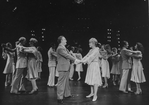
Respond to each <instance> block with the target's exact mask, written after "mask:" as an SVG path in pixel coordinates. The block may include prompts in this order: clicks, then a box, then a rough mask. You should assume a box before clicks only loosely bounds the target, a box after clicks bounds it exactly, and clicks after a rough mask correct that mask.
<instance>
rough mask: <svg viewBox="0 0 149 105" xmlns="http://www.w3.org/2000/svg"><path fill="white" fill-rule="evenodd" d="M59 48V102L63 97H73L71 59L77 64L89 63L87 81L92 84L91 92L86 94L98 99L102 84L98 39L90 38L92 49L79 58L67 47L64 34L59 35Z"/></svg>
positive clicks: (61, 101) (94, 99)
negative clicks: (70, 73)
mask: <svg viewBox="0 0 149 105" xmlns="http://www.w3.org/2000/svg"><path fill="white" fill-rule="evenodd" d="M58 44H59V46H58V48H57V50H56V52H57V70H58V72H59V78H58V85H57V99H58V102H59V103H63V99H64V97H65V98H70V97H72V94H71V90H70V86H69V71H70V60H71V61H73V62H74V63H75V64H78V63H84V64H86V63H87V64H88V69H87V74H86V79H85V83H87V84H88V85H90V87H91V93H90V94H89V95H88V96H86V97H87V98H89V97H92V96H93V100H92V101H96V100H97V91H98V86H101V85H102V79H101V73H100V65H99V56H100V53H99V48H98V47H97V44H98V41H97V40H96V39H95V38H91V39H90V40H89V46H90V48H91V50H90V51H89V53H88V54H87V55H86V56H85V57H84V58H82V60H78V59H76V58H75V57H73V56H72V55H71V54H70V52H69V51H68V50H67V49H66V47H65V46H66V44H67V40H66V38H65V37H64V36H59V37H58Z"/></svg>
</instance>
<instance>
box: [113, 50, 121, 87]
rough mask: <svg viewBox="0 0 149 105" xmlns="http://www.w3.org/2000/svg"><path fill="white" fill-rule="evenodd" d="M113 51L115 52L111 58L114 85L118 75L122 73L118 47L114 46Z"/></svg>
mask: <svg viewBox="0 0 149 105" xmlns="http://www.w3.org/2000/svg"><path fill="white" fill-rule="evenodd" d="M112 52H113V54H112V56H111V60H112V69H111V74H112V75H113V76H112V77H113V78H112V81H113V85H116V80H117V79H118V76H119V75H120V70H119V64H118V62H119V58H120V55H119V54H118V53H117V48H116V47H113V48H112Z"/></svg>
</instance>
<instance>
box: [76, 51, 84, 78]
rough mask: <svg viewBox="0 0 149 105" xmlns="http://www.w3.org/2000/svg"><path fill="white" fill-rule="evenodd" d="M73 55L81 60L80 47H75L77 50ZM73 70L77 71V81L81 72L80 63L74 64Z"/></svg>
mask: <svg viewBox="0 0 149 105" xmlns="http://www.w3.org/2000/svg"><path fill="white" fill-rule="evenodd" d="M75 56H76V58H77V59H79V60H81V59H82V54H81V49H80V48H77V52H76V53H75ZM75 71H76V72H77V73H78V79H77V80H78V81H79V80H80V79H81V74H80V72H83V67H82V63H79V64H76V68H75Z"/></svg>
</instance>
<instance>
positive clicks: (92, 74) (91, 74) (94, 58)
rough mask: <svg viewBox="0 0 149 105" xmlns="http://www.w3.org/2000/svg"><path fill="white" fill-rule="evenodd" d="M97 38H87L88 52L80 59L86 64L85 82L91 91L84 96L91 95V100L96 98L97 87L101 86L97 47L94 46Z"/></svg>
mask: <svg viewBox="0 0 149 105" xmlns="http://www.w3.org/2000/svg"><path fill="white" fill-rule="evenodd" d="M97 43H98V41H97V39H95V38H91V39H90V40H89V47H90V48H91V49H90V50H89V52H88V54H87V55H86V56H85V57H83V59H82V60H81V62H82V63H84V64H86V63H87V64H88V68H87V73H86V78H85V83H87V84H88V85H90V88H91V92H90V94H89V95H87V96H86V97H87V98H89V97H92V96H93V99H92V101H96V100H97V92H98V87H99V86H102V78H101V71H100V65H99V55H100V53H99V48H98V47H97V46H96V45H97Z"/></svg>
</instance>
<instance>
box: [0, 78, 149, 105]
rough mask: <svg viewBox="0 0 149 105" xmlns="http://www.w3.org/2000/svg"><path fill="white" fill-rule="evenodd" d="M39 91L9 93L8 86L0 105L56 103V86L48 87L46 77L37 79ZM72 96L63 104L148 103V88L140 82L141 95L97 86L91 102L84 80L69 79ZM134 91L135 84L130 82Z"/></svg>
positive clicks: (116, 87) (2, 91) (116, 88)
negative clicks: (95, 99) (87, 96)
mask: <svg viewBox="0 0 149 105" xmlns="http://www.w3.org/2000/svg"><path fill="white" fill-rule="evenodd" d="M37 84H38V87H39V92H38V94H36V95H11V94H10V93H9V91H10V87H7V88H3V89H1V91H0V95H1V100H0V101H1V103H0V105H58V103H57V98H56V87H48V86H47V85H46V84H47V79H41V80H38V81H37ZM70 85H71V90H72V94H73V96H74V97H72V98H69V99H64V103H63V105H149V88H148V85H147V84H146V83H144V84H142V85H141V86H142V90H143V94H142V95H135V94H134V93H128V94H124V93H121V92H119V91H118V86H113V85H112V84H109V87H108V88H106V89H103V88H101V87H99V90H98V99H97V101H96V102H92V98H86V97H85V96H86V95H88V94H89V93H90V87H89V86H88V85H87V84H85V83H84V81H83V80H82V81H70ZM132 87H133V88H132V89H133V90H134V91H135V84H133V83H132ZM27 89H28V90H31V84H30V82H27Z"/></svg>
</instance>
